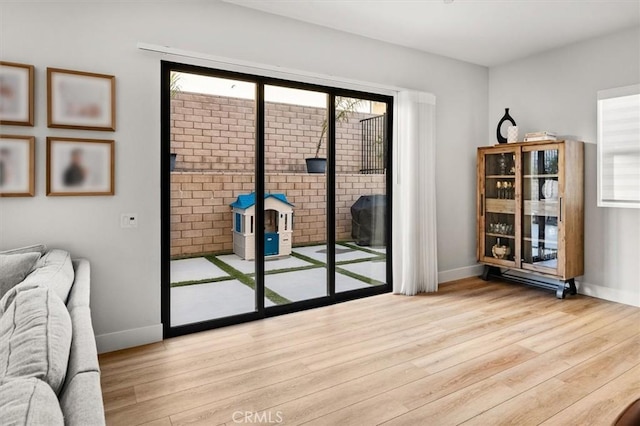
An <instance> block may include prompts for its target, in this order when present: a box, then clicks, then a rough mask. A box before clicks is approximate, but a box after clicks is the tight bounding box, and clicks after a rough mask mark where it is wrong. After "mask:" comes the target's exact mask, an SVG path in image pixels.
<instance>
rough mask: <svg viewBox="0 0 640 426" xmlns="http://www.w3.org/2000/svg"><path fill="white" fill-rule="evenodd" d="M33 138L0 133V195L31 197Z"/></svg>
mask: <svg viewBox="0 0 640 426" xmlns="http://www.w3.org/2000/svg"><path fill="white" fill-rule="evenodd" d="M34 188H35V138H34V137H32V136H11V135H0V197H33V195H34V193H35V191H34Z"/></svg>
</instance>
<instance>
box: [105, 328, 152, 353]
mask: <svg viewBox="0 0 640 426" xmlns="http://www.w3.org/2000/svg"><path fill="white" fill-rule="evenodd" d="M161 340H162V324H156V325H150V326H148V327H140V328H132V329H130V330H123V331H116V332H114V333H106V334H100V335H99V336H96V344H97V346H98V353H100V354H101V353H105V352H112V351H117V350H120V349H126V348H131V347H134V346H140V345H146V344H148V343H155V342H160V341H161Z"/></svg>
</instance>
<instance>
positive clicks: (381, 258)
mask: <svg viewBox="0 0 640 426" xmlns="http://www.w3.org/2000/svg"><path fill="white" fill-rule="evenodd" d="M385 260H386V257H384V256H378V257H365V258H364V259H351V260H341V261H340V262H336V265H351V264H352V263H365V262H384V261H385Z"/></svg>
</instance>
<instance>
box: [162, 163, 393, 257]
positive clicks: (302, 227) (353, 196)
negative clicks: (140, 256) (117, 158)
mask: <svg viewBox="0 0 640 426" xmlns="http://www.w3.org/2000/svg"><path fill="white" fill-rule="evenodd" d="M253 180H254V176H253V173H246V172H244V173H241V172H235V173H220V172H174V173H172V174H171V255H172V256H182V255H193V254H200V253H210V252H225V251H226V252H229V251H232V250H233V241H232V231H231V229H232V215H231V208H230V207H229V204H230V203H232V202H233V201H235V199H236V197H237V196H238V195H239V194H241V193H248V192H251V191H253V189H254V183H253ZM265 184H266V189H267V190H268V191H270V192H283V193H285V194H286V195H287V198H288V199H289V201H290V202H291V203H292V204H294V205H295V207H294V217H295V219H294V233H293V244H294V246H295V245H297V244H307V243H313V242H324V241H325V240H326V226H325V221H326V196H325V193H326V177H325V176H324V175H311V174H301V173H277V174H276V173H269V174H267V175H266V176H265ZM384 188H385V175H362V174H339V175H337V176H336V209H337V212H336V238H337V239H339V240H340V239H349V238H350V235H351V213H350V207H351V205H352V204H353V203H354V202H355V201H356V200H357V199H358V198H359V197H360V195H364V194H383V193H384V192H385V191H384Z"/></svg>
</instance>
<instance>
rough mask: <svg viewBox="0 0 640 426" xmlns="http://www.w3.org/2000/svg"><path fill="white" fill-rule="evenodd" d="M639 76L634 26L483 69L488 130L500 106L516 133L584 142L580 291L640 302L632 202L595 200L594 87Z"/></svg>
mask: <svg viewBox="0 0 640 426" xmlns="http://www.w3.org/2000/svg"><path fill="white" fill-rule="evenodd" d="M637 83H640V29H639V28H635V29H629V30H626V31H621V32H618V33H615V34H612V35H608V36H606V37H600V38H597V39H593V40H588V41H584V42H581V43H577V44H573V45H570V46H567V47H564V48H560V49H556V50H552V51H548V52H545V53H542V54H540V55H536V56H532V57H528V58H526V59H523V60H519V61H515V62H512V63H509V64H506V65H501V66H497V67H493V68H491V69H490V70H489V138H490V140H492V141H493V140H495V129H496V125H497V123H498V121H499V120H500V117H501V116H502V115H503V114H504V108H506V107H509V108H511V109H510V115H511V116H512V117H513V118H514V119H515V121H516V123H517V124H518V126H519V127H520V134H521V135H523V134H524V132H529V131H536V130H553V131H557V132H558V133H559V134H561V135H565V136H572V137H574V138H577V139H578V140H582V141H584V142H586V143H587V145H586V147H585V163H586V164H585V203H586V205H585V274H584V277H581V278H580V279H579V280H578V281H579V284H580V292H581V293H584V294H590V295H594V296H597V297H601V298H605V299H609V300H614V301H618V302H622V303H627V304H631V305H636V306H640V278H639V277H640V210H638V209H620V208H599V207H597V204H596V142H597V133H596V132H597V121H596V92H597V91H598V90H602V89H609V88H613V87H620V86H627V85H630V84H637Z"/></svg>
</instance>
